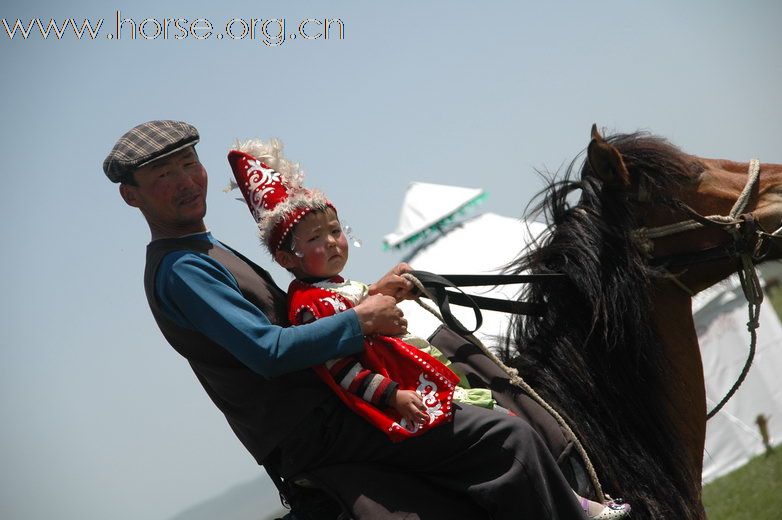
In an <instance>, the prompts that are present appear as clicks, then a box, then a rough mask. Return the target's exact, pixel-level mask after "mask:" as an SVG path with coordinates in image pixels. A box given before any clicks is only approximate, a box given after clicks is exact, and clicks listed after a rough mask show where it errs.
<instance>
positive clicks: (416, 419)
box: [391, 390, 429, 424]
mask: <svg viewBox="0 0 782 520" xmlns="http://www.w3.org/2000/svg"><path fill="white" fill-rule="evenodd" d="M391 406H392V407H393V408H394V410H396V411H397V413H398V414H399V415H401V416H402V417H403V418H404V419H407V420H408V422H410V423H412V424H426V423H427V422H428V421H429V415H428V414H427V413H426V406H424V402H423V401H422V400H421V396H420V395H418V394H417V393H415V392H413V391H412V390H397V391H396V392H395V393H394V396H393V397H392V398H391Z"/></svg>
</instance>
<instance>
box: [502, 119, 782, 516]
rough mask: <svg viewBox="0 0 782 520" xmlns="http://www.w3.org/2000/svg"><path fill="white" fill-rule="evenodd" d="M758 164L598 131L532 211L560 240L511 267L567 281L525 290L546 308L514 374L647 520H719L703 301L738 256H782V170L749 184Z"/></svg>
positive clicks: (527, 329)
mask: <svg viewBox="0 0 782 520" xmlns="http://www.w3.org/2000/svg"><path fill="white" fill-rule="evenodd" d="M753 165H754V163H753V164H751V165H748V164H747V163H738V162H732V161H725V160H715V159H705V158H701V157H697V156H694V155H689V154H687V153H684V152H683V151H681V150H680V149H678V148H677V147H675V146H674V145H672V144H671V143H669V142H668V141H666V140H665V139H663V138H660V137H657V136H653V135H651V134H648V133H645V132H638V133H631V134H617V135H612V136H608V137H605V138H604V137H603V136H602V135H601V134H600V132H598V130H597V128H596V127H595V126H594V125H593V127H592V135H591V141H590V143H589V146H588V148H587V151H586V157H585V159H584V160H583V161H582V162H580V158H579V157H577V158H576V159H574V160H573V162H571V163H570V166H569V167H567V169H566V172H565V175H564V176H563V177H562V178H561V179H560V180H553V179H552V180H550V181H549V183H548V186H547V187H546V188H545V189H544V190H543V191H542V192H541V193H540V194H539V195H538V198H536V199H535V200H534V201H533V203H531V205H530V206H528V213H529V214H530V215H531V216H535V215H540V214H541V213H543V214H544V215H545V216H546V221H547V223H548V226H549V229H548V232H547V233H546V234H545V235H544V237H543V238H541V239H539V241H537V242H533V243H532V244H530V245H529V246H528V248H527V249H525V250H524V251H523V252H522V253H521V254H520V255H519V257H517V259H516V260H515V261H514V262H513V263H512V264H511V265H509V266H508V268H507V271H508V272H510V273H513V274H519V273H533V274H550V273H561V274H564V275H565V276H564V277H562V278H556V279H553V280H551V281H543V282H541V283H536V284H531V285H529V286H528V287H527V288H526V289H525V291H524V292H523V293H522V297H521V299H523V300H525V301H527V302H531V303H537V304H541V305H543V306H545V309H546V310H545V312H544V313H543V316H542V317H532V316H524V317H518V318H515V319H514V320H513V322H512V324H511V330H510V331H509V335H508V338H507V339H506V343H505V345H504V346H503V348H504V351H505V352H506V355H507V357H508V359H506V362H507V363H508V364H510V365H511V366H512V367H514V368H516V369H517V370H518V371H519V373H520V374H521V375H522V377H523V378H524V379H525V380H526V381H527V382H528V383H529V384H530V385H531V386H532V387H533V388H534V389H536V390H537V391H538V393H539V394H541V395H542V396H543V397H544V399H545V400H546V401H547V402H549V403H551V404H552V405H554V407H555V408H556V409H558V410H559V412H560V413H561V414H562V415H563V416H564V417H565V418H566V420H567V421H568V422H569V424H570V426H571V427H572V428H573V430H574V431H575V434H576V436H577V437H578V438H579V439H580V440H581V442H582V443H583V445H584V447H585V448H586V452H587V453H588V454H589V456H590V458H591V460H592V462H593V463H594V465H595V467H596V470H597V474H598V476H599V478H600V480H601V482H602V483H603V486H604V488H605V489H606V490H607V491H608V492H610V493H611V494H613V495H614V496H617V495H621V496H623V497H624V498H625V499H626V500H627V501H628V502H630V503H631V505H632V506H633V518H635V519H645V518H666V519H668V518H672V519H684V518H687V519H691V518H692V519H700V518H705V511H704V508H703V504H702V501H701V470H702V463H703V449H704V442H705V432H706V415H707V410H706V395H705V388H704V376H703V366H702V363H701V358H700V351H699V347H698V339H697V336H696V333H695V328H694V324H693V319H692V309H691V298H692V295H693V294H695V293H697V292H698V291H701V290H703V289H705V288H707V287H709V286H711V285H713V284H715V283H717V282H719V281H721V280H723V279H725V278H726V277H728V276H729V275H731V274H732V273H734V272H736V270H737V260H736V258H737V257H738V258H743V259H744V263H745V264H747V263H749V259H751V261H752V262H759V261H762V260H766V259H772V258H780V257H782V246H781V245H780V243H779V242H778V241H777V240H776V238H777V237H778V236H779V231H780V229H781V228H780V224H781V223H782V165H780V164H769V163H763V164H760V165H759V167H760V168H759V172H760V173H759V176H758V175H757V174H756V175H755V176H754V177H752V180H750V181H749V182H748V173H747V172H748V169H751V167H752V166H753ZM737 200H740V204H736V201H737ZM535 201H537V203H534V202H535ZM731 208H733V211H731ZM742 208H745V209H742ZM739 212H741V213H742V214H743V216H741V217H739V215H738V213H739ZM729 213H731V215H730V216H728V217H725V218H711V219H709V218H705V217H703V216H704V215H729ZM681 221H691V222H697V223H698V224H697V225H689V226H679V227H678V228H677V226H678V224H677V223H679V222H681ZM652 229H656V230H666V229H667V230H670V231H671V233H670V234H669V233H658V234H656V235H654V234H650V233H645V232H646V231H648V230H652ZM763 229H767V230H776V235H774V233H766V232H764V231H762V230H763ZM677 230H680V232H674V231H677ZM659 235H662V236H659ZM739 245H743V250H741V249H742V248H741V247H739ZM699 251H705V252H706V253H705V254H699V253H698V252H699ZM715 251H717V252H722V253H723V254H716V253H715ZM745 276H747V275H745Z"/></svg>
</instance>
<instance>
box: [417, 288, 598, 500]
mask: <svg viewBox="0 0 782 520" xmlns="http://www.w3.org/2000/svg"><path fill="white" fill-rule="evenodd" d="M402 276H403V277H404V278H406V279H408V280H410V281H411V282H412V283H413V285H415V286H416V288H417V289H418V290H419V291H420V292H421V293H422V294H423V295H425V296H427V297H428V298H429V299H431V300H432V301H434V298H432V296H431V294H430V293H429V291H427V289H426V288H425V287H424V285H423V284H422V283H421V281H420V280H419V279H418V278H416V277H415V276H413V275H412V274H410V273H405V274H403V275H402ZM415 301H416V303H418V305H420V306H421V307H423V308H424V309H425V310H427V311H429V313H431V314H432V315H433V316H435V317H436V318H437V319H438V320H440V322H442V323H445V322H444V320H443V316H442V314H440V312H439V311H438V310H437V309H435V308H433V307H431V306H430V305H428V304H427V303H426V302H423V301H421V298H416V300H415ZM465 337H466V338H467V339H469V340H470V341H471V342H472V343H474V344H475V346H477V347H478V348H479V349H481V351H482V352H483V353H484V354H485V355H486V356H487V357H488V358H489V359H491V360H492V361H493V362H494V363H496V364H497V366H499V367H500V368H501V369H502V370H503V372H505V374H506V375H507V376H508V378H509V379H510V383H511V384H512V385H514V386H516V387H518V388H521V389H522V390H524V391H525V392H526V393H527V395H529V396H530V397H532V398H533V399H534V400H535V401H536V402H537V403H538V404H539V405H541V406H542V407H543V408H544V409H545V410H546V411H547V412H548V413H550V414H551V415H552V416H553V417H554V418H555V419H556V420H557V423H559V425H560V426H561V427H562V428H563V429H564V430H565V431H566V432H567V434H568V435H570V437H571V438H572V439H573V443H574V444H575V446H576V450H578V453H579V454H580V455H581V458H582V459H583V461H584V464H585V465H586V469H587V472H588V473H589V478H590V480H591V481H592V487H593V488H594V490H595V495H596V497H597V500H598V501H599V502H605V500H606V497H605V495H604V494H603V486H601V485H600V480H599V479H598V477H597V471H595V467H594V465H593V464H592V461H591V460H590V459H589V455H587V452H586V450H585V449H584V446H583V445H582V444H581V441H579V440H578V437H576V434H575V432H573V429H572V428H571V427H570V425H568V423H567V421H565V419H564V418H563V417H562V415H560V414H559V412H557V411H556V410H555V409H554V408H553V407H552V406H551V405H550V404H548V403H547V402H546V401H545V400H544V399H543V398H542V397H541V396H540V395H539V394H538V393H537V392H536V391H535V390H534V389H533V388H532V387H531V386H529V384H527V382H526V381H524V379H523V378H522V377H521V376H520V375H519V371H518V370H516V369H515V368H512V367H509V366H508V365H506V364H505V363H503V362H502V360H501V359H500V358H498V357H497V355H496V354H495V353H494V352H492V351H491V349H490V348H488V347H487V346H486V345H484V344H483V342H482V341H481V340H479V339H478V338H476V337H475V335H473V334H468V335H466V336H465Z"/></svg>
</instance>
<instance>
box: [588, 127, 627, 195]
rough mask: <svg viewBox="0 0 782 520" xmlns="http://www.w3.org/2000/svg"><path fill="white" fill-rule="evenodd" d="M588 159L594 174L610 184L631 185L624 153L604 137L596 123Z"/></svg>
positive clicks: (593, 128)
mask: <svg viewBox="0 0 782 520" xmlns="http://www.w3.org/2000/svg"><path fill="white" fill-rule="evenodd" d="M587 161H588V162H589V166H590V169H591V170H592V171H593V172H594V174H595V175H597V176H598V177H599V178H601V179H602V180H603V182H605V183H606V184H608V185H609V186H616V187H627V186H630V173H629V172H628V171H627V167H626V166H625V162H624V161H623V160H622V154H620V153H619V150H617V149H616V148H614V147H613V146H611V145H610V144H609V143H608V142H606V140H605V139H603V137H602V136H601V135H600V132H598V131H597V125H594V124H593V125H592V141H590V142H589V147H588V148H587Z"/></svg>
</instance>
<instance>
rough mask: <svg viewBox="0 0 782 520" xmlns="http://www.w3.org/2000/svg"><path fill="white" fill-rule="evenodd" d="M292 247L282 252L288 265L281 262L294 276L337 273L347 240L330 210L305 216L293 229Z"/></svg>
mask: <svg viewBox="0 0 782 520" xmlns="http://www.w3.org/2000/svg"><path fill="white" fill-rule="evenodd" d="M293 250H294V253H289V252H285V253H286V256H287V259H286V261H287V262H288V263H289V264H290V265H285V263H282V262H281V263H282V265H283V267H286V268H288V269H290V270H291V271H293V274H294V275H296V277H297V278H302V277H312V278H329V277H332V276H336V275H338V274H339V273H341V272H342V269H343V268H344V267H345V264H346V263H347V261H348V241H347V239H346V238H345V235H344V234H343V233H342V226H341V225H340V223H339V219H338V218H337V214H336V213H335V212H334V210H332V209H330V208H328V209H326V211H319V212H315V213H310V214H308V215H307V216H305V217H304V218H303V219H302V220H301V222H299V223H298V224H297V225H296V227H295V228H294V229H293ZM297 253H298V254H297Z"/></svg>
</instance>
